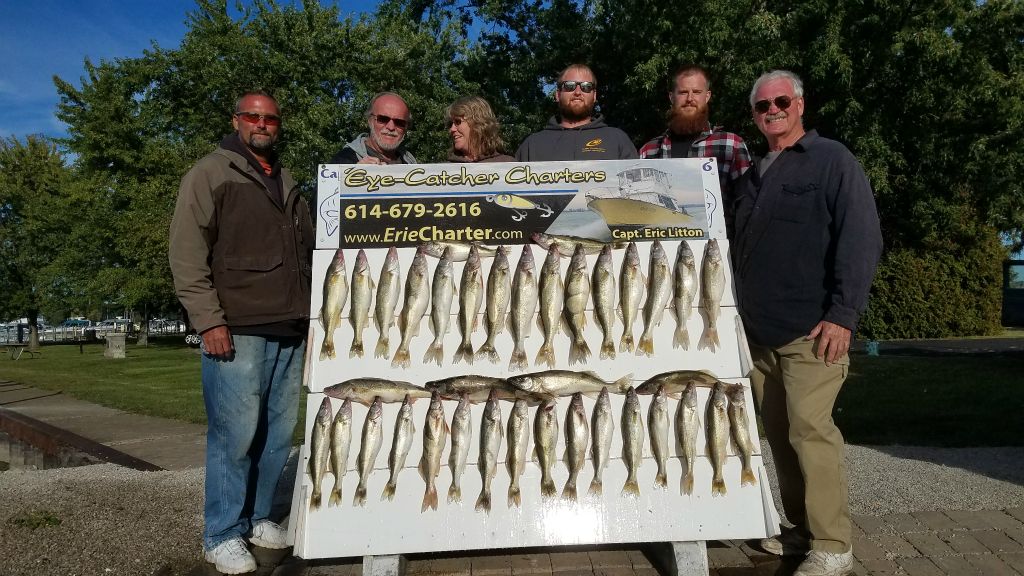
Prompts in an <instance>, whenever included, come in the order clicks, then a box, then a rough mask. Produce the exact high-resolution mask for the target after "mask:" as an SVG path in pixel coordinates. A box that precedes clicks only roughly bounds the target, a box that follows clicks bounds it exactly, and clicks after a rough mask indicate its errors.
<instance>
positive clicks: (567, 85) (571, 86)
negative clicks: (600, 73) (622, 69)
mask: <svg viewBox="0 0 1024 576" xmlns="http://www.w3.org/2000/svg"><path fill="white" fill-rule="evenodd" d="M577 86H579V88H580V90H581V91H582V92H583V93H584V94H590V93H591V92H593V91H594V90H595V89H596V88H597V85H596V84H594V83H593V82H577V81H576V80H565V81H564V82H559V83H558V89H559V90H561V91H562V92H575V91H576V87H577Z"/></svg>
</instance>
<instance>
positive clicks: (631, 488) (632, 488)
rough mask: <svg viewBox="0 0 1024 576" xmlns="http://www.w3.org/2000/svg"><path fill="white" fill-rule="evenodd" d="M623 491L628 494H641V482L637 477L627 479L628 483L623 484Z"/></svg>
mask: <svg viewBox="0 0 1024 576" xmlns="http://www.w3.org/2000/svg"><path fill="white" fill-rule="evenodd" d="M622 493H623V494H624V495H627V496H639V495H640V484H638V483H637V481H636V479H635V478H633V479H627V480H626V483H625V484H623V485H622Z"/></svg>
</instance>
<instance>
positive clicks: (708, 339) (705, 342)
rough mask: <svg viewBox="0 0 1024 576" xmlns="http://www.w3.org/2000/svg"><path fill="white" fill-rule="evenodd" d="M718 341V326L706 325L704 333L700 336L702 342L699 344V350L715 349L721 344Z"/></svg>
mask: <svg viewBox="0 0 1024 576" xmlns="http://www.w3.org/2000/svg"><path fill="white" fill-rule="evenodd" d="M719 345H720V344H719V342H718V328H716V327H715V326H713V325H710V324H709V325H707V326H705V327H704V333H703V334H701V336H700V342H699V343H698V344H697V350H705V349H706V350H710V351H712V352H714V351H715V347H716V346H719Z"/></svg>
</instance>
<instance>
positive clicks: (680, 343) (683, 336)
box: [672, 324, 690, 350]
mask: <svg viewBox="0 0 1024 576" xmlns="http://www.w3.org/2000/svg"><path fill="white" fill-rule="evenodd" d="M672 347H673V348H682V349H683V350H689V349H690V333H689V332H688V331H687V330H686V325H685V324H680V325H679V326H678V327H677V328H676V333H675V334H674V335H673V336H672Z"/></svg>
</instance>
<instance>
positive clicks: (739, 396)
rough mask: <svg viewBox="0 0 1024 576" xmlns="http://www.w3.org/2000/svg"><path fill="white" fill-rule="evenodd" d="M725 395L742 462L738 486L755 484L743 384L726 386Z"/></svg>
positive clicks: (752, 448)
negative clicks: (727, 399)
mask: <svg viewBox="0 0 1024 576" xmlns="http://www.w3.org/2000/svg"><path fill="white" fill-rule="evenodd" d="M726 396H728V398H729V428H730V430H732V439H733V441H735V442H736V448H737V452H739V454H740V461H741V463H742V464H743V471H742V472H740V486H746V485H748V484H749V485H751V486H753V485H755V484H757V479H756V478H754V470H753V468H752V467H751V455H752V454H753V453H754V445H753V443H752V442H751V441H750V423H749V421H748V420H747V403H746V399H745V398H744V395H743V385H742V384H735V385H732V386H729V387H728V388H726Z"/></svg>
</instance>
